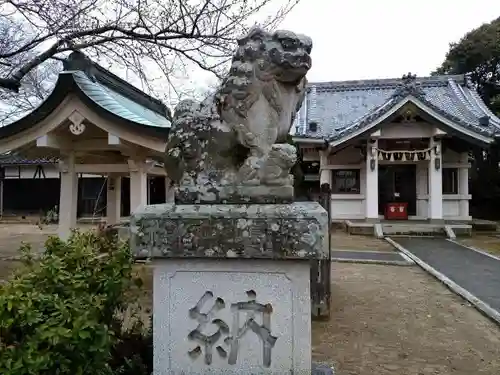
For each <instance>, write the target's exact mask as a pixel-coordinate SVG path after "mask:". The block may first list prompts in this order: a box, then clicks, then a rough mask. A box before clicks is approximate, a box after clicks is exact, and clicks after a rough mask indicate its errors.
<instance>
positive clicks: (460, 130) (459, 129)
mask: <svg viewBox="0 0 500 375" xmlns="http://www.w3.org/2000/svg"><path fill="white" fill-rule="evenodd" d="M409 102H411V103H413V104H414V105H416V106H417V107H418V108H420V109H421V110H422V111H423V112H425V113H427V114H428V115H429V116H431V117H432V118H434V119H435V120H436V121H438V122H439V123H442V124H443V125H445V126H446V127H447V128H450V129H451V130H452V131H453V132H454V133H456V134H459V135H465V136H467V137H468V139H469V140H470V141H471V143H475V144H478V145H481V146H488V145H491V144H492V143H493V142H494V136H493V135H491V136H485V135H482V134H479V133H476V132H473V131H472V130H470V129H466V128H464V127H463V126H460V125H457V124H455V123H454V122H453V121H451V120H449V119H448V118H446V117H444V116H442V115H440V114H439V113H437V112H436V111H434V110H433V109H432V108H430V107H429V106H427V105H426V104H425V103H423V102H422V101H420V100H419V99H417V98H415V97H413V96H407V97H405V98H403V99H402V100H400V101H399V102H398V103H397V104H396V105H395V106H394V107H392V108H391V109H390V110H389V111H387V112H385V113H383V114H382V115H381V116H380V117H378V118H376V119H374V120H373V121H372V122H371V123H369V124H367V125H366V126H364V127H362V128H360V129H359V130H356V131H353V132H351V133H347V134H346V135H345V136H343V137H340V138H338V139H334V140H331V141H329V147H330V148H335V147H338V146H339V145H341V144H343V143H345V142H348V141H350V140H352V139H353V138H356V137H359V136H362V135H365V134H366V133H368V132H370V131H375V130H378V129H379V128H380V126H382V125H383V123H384V121H386V120H388V119H389V118H391V117H394V116H395V115H396V113H397V112H398V110H399V109H401V108H402V107H403V106H404V105H405V104H407V103H409Z"/></svg>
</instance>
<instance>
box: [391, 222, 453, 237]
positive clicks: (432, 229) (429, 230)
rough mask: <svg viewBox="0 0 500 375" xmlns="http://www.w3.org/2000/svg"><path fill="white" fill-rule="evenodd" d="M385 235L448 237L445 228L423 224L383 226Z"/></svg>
mask: <svg viewBox="0 0 500 375" xmlns="http://www.w3.org/2000/svg"><path fill="white" fill-rule="evenodd" d="M382 232H383V233H384V235H420V236H446V232H445V230H444V226H438V225H422V224H382Z"/></svg>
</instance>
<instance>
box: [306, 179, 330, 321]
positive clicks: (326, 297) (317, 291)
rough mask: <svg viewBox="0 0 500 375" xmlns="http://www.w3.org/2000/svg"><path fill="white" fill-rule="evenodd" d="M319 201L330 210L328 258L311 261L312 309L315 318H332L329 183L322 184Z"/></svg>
mask: <svg viewBox="0 0 500 375" xmlns="http://www.w3.org/2000/svg"><path fill="white" fill-rule="evenodd" d="M319 203H320V204H321V206H323V207H324V208H325V209H326V211H327V212H328V223H329V226H328V259H322V260H319V261H318V260H313V261H311V311H312V318H313V319H315V320H322V319H329V318H330V295H331V275H330V273H331V256H332V253H331V246H330V242H331V235H330V230H331V212H330V211H331V190H330V185H329V184H323V185H321V193H320V199H319Z"/></svg>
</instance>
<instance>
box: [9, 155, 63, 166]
mask: <svg viewBox="0 0 500 375" xmlns="http://www.w3.org/2000/svg"><path fill="white" fill-rule="evenodd" d="M57 162H59V158H57V157H39V158H27V157H24V156H22V155H20V154H17V153H7V154H3V155H0V165H40V164H55V163H57Z"/></svg>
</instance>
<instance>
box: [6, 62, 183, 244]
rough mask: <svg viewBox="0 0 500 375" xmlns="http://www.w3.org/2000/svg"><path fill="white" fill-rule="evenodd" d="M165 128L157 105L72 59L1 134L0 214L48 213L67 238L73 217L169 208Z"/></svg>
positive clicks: (112, 218)
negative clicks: (145, 207) (28, 110)
mask: <svg viewBox="0 0 500 375" xmlns="http://www.w3.org/2000/svg"><path fill="white" fill-rule="evenodd" d="M170 121H171V117H170V111H169V109H168V108H167V107H166V106H165V104H163V103H162V102H161V101H159V100H157V99H155V98H152V97H150V96H148V95H146V94H145V93H144V92H142V91H141V90H139V89H137V88H135V87H134V86H132V85H131V84H129V83H128V82H126V81H124V80H123V79H121V78H119V77H117V76H116V75H114V74H112V73H111V72H109V71H108V70H106V69H104V68H103V67H101V66H99V65H98V64H95V63H94V62H92V61H90V60H89V59H88V58H87V57H86V56H85V55H84V54H82V53H80V52H73V53H72V54H71V55H70V56H69V58H68V59H67V60H66V61H65V62H64V70H63V71H62V72H61V73H60V74H59V77H58V80H57V83H56V85H55V87H54V89H53V91H52V92H51V94H50V95H49V96H48V97H47V98H46V99H45V100H44V101H43V102H42V103H41V104H40V105H39V107H38V108H36V109H35V110H34V111H32V112H31V113H30V114H28V115H27V116H25V117H23V118H21V119H19V120H17V121H15V122H13V123H11V124H9V125H6V126H3V127H0V155H2V156H1V157H0V172H1V173H0V177H1V178H0V213H1V214H2V216H4V215H6V214H7V212H8V211H13V212H18V213H20V212H23V211H24V212H29V211H30V210H31V211H33V210H34V209H35V210H36V209H43V210H47V209H52V208H54V209H55V210H56V211H58V213H59V215H58V216H59V218H58V219H59V229H58V234H59V235H60V236H61V237H62V238H66V237H67V236H68V235H69V233H70V230H71V229H72V228H74V227H76V224H77V216H91V217H92V216H98V217H100V216H104V217H105V218H106V221H107V223H108V224H115V223H119V222H120V220H121V218H122V217H123V216H128V215H129V213H130V211H133V210H134V209H135V208H137V207H138V206H141V205H144V204H148V203H164V202H166V201H171V200H172V199H173V194H172V189H171V188H170V182H169V181H168V178H167V176H166V173H165V171H164V169H163V167H162V160H163V153H164V151H165V145H166V141H167V137H168V131H169V128H170ZM78 214H80V215H78Z"/></svg>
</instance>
